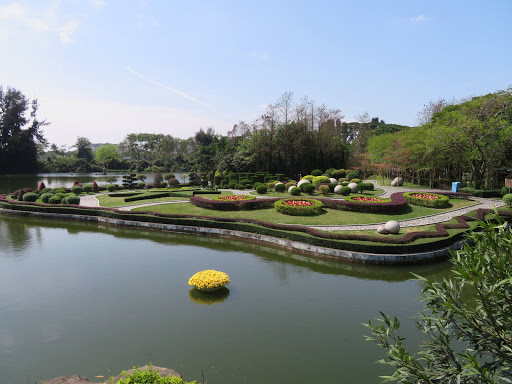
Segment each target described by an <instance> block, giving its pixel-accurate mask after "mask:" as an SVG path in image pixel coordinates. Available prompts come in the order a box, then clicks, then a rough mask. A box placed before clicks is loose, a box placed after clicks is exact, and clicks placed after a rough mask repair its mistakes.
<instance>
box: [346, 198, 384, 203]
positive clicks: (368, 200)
mask: <svg viewBox="0 0 512 384" xmlns="http://www.w3.org/2000/svg"><path fill="white" fill-rule="evenodd" d="M351 200H355V201H361V202H363V203H382V202H383V201H384V200H382V199H378V198H376V197H359V196H356V197H353V198H352V199H351Z"/></svg>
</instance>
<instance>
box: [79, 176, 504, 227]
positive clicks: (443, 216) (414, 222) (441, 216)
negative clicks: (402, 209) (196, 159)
mask: <svg viewBox="0 0 512 384" xmlns="http://www.w3.org/2000/svg"><path fill="white" fill-rule="evenodd" d="M365 181H366V182H369V183H373V185H375V188H380V189H383V190H384V193H383V194H381V195H379V197H390V196H391V194H393V193H395V192H418V191H428V192H446V190H444V189H429V188H405V187H388V186H380V185H379V184H378V182H377V181H376V180H365ZM221 191H231V192H233V193H235V194H239V195H248V194H249V193H250V192H253V191H252V190H242V191H240V190H231V189H222V190H221ZM256 197H257V198H265V197H271V196H256ZM470 200H472V201H475V202H476V203H477V204H476V205H471V206H468V207H464V208H459V209H454V210H451V211H446V212H442V213H436V214H433V215H430V216H424V217H417V218H414V219H407V220H399V223H400V226H401V227H417V226H420V225H430V224H437V223H442V222H445V221H449V220H451V219H452V218H453V217H455V216H460V215H464V214H466V213H468V212H471V211H473V210H475V209H478V208H484V209H494V208H497V207H502V206H504V205H505V203H504V202H503V201H499V200H491V199H483V198H479V197H470ZM188 202H189V201H188V200H174V201H160V202H148V203H140V204H135V205H126V206H122V207H113V208H117V209H119V210H120V211H131V210H132V209H135V208H141V207H149V206H152V205H160V204H178V203H188ZM80 205H83V206H86V207H99V205H100V204H99V201H98V199H97V198H96V197H95V196H94V195H86V196H81V197H80ZM381 224H383V223H373V224H353V225H326V226H321V225H310V226H309V227H311V228H315V229H318V230H320V231H363V230H377V227H378V226H379V225H381Z"/></svg>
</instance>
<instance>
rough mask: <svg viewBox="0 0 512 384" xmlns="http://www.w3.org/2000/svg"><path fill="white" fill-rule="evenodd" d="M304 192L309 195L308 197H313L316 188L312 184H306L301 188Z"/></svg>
mask: <svg viewBox="0 0 512 384" xmlns="http://www.w3.org/2000/svg"><path fill="white" fill-rule="evenodd" d="M300 189H301V190H302V192H304V193H307V194H308V195H312V194H313V192H315V186H314V185H313V184H311V183H304V184H302V185H301V186H300Z"/></svg>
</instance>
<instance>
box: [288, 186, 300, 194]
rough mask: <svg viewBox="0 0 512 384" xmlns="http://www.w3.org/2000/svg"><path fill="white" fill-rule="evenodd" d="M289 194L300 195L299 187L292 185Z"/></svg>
mask: <svg viewBox="0 0 512 384" xmlns="http://www.w3.org/2000/svg"><path fill="white" fill-rule="evenodd" d="M290 195H292V196H300V188H297V187H293V188H292V189H291V190H290Z"/></svg>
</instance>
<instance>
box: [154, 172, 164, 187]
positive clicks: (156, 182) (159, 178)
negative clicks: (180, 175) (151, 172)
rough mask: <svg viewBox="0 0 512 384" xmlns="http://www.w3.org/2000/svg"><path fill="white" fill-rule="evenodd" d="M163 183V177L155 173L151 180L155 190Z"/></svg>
mask: <svg viewBox="0 0 512 384" xmlns="http://www.w3.org/2000/svg"><path fill="white" fill-rule="evenodd" d="M163 181H164V177H163V176H162V174H161V173H156V174H155V177H154V178H153V186H154V187H155V188H158V187H160V185H162V182H163Z"/></svg>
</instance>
